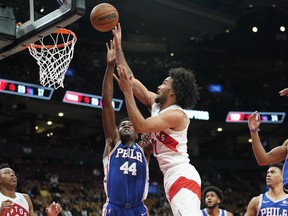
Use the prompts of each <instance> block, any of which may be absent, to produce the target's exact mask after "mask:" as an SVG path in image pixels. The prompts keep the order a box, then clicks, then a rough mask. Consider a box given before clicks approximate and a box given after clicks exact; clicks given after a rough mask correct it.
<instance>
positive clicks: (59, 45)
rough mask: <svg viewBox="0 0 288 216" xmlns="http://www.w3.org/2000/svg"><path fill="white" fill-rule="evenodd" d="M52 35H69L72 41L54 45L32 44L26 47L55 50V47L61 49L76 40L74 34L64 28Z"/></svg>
mask: <svg viewBox="0 0 288 216" xmlns="http://www.w3.org/2000/svg"><path fill="white" fill-rule="evenodd" d="M52 34H67V35H68V34H71V35H72V36H73V38H72V40H70V41H68V42H67V43H61V44H54V45H40V44H34V43H32V44H30V45H29V46H28V47H33V48H36V49H41V48H47V49H51V48H55V46H56V47H57V48H63V47H65V46H67V45H71V44H72V43H74V42H75V41H76V39H77V36H76V34H75V33H74V32H73V31H71V30H68V29H65V28H58V29H56V30H55V31H54V32H53V33H52Z"/></svg>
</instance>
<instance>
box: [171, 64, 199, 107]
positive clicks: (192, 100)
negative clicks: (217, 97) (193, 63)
mask: <svg viewBox="0 0 288 216" xmlns="http://www.w3.org/2000/svg"><path fill="white" fill-rule="evenodd" d="M169 75H170V77H171V78H172V79H173V82H172V87H173V89H174V91H175V94H176V103H177V104H178V105H179V106H181V107H182V108H183V109H188V108H193V107H195V105H196V103H197V101H198V100H199V89H200V88H199V86H198V85H197V83H196V78H195V74H194V73H193V71H190V70H188V69H186V68H182V67H179V68H172V69H170V71H169Z"/></svg>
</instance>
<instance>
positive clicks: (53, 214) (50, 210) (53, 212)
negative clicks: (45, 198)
mask: <svg viewBox="0 0 288 216" xmlns="http://www.w3.org/2000/svg"><path fill="white" fill-rule="evenodd" d="M61 211H62V207H61V206H60V204H59V203H55V202H53V203H51V205H50V206H49V207H47V208H46V209H45V212H46V214H47V216H57V215H58V214H59V213H60V212H61Z"/></svg>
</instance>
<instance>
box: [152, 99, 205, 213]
mask: <svg viewBox="0 0 288 216" xmlns="http://www.w3.org/2000/svg"><path fill="white" fill-rule="evenodd" d="M175 109H177V110H181V111H182V112H184V113H185V111H184V110H183V109H182V108H181V107H179V106H178V105H172V106H170V107H167V108H166V109H164V110H162V111H161V112H159V111H160V109H159V106H158V104H155V103H154V104H153V105H152V109H151V112H152V116H156V115H161V114H162V113H164V112H166V111H167V110H175ZM189 123H190V119H189V118H188V115H187V114H186V127H185V129H184V130H182V131H174V130H171V129H166V130H163V131H159V132H154V133H151V141H152V144H153V151H154V155H155V157H156V158H157V160H158V163H159V167H160V169H161V171H162V173H163V175H164V179H163V181H164V189H165V193H166V197H167V199H168V200H169V202H170V206H171V210H172V212H173V215H174V216H178V215H185V216H186V215H191V212H193V215H195V216H196V215H197V216H199V215H200V214H201V210H200V204H201V201H200V200H201V178H200V175H199V173H198V172H197V170H196V169H195V167H194V166H192V165H191V164H190V159H189V155H188V153H187V130H188V126H189Z"/></svg>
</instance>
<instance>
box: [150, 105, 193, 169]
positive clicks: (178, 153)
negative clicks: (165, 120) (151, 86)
mask: <svg viewBox="0 0 288 216" xmlns="http://www.w3.org/2000/svg"><path fill="white" fill-rule="evenodd" d="M175 109H178V110H181V111H183V112H184V113H185V114H186V112H185V111H184V110H183V109H182V108H181V107H180V106H178V105H172V106H170V107H167V108H166V109H164V110H162V111H161V112H159V110H160V107H159V105H158V104H156V103H154V104H153V105H152V109H151V115H152V116H155V115H161V114H162V113H163V112H165V111H167V110H175ZM189 124H190V119H189V118H188V116H187V114H186V128H185V129H184V130H182V131H174V130H171V129H166V130H163V131H159V132H154V133H151V140H152V143H153V151H154V156H155V157H156V158H157V160H158V163H159V166H160V169H161V171H162V172H163V174H165V173H166V172H167V170H169V169H170V168H172V167H175V166H177V165H178V164H188V163H189V162H190V159H189V155H188V153H187V130H188V126H189Z"/></svg>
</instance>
